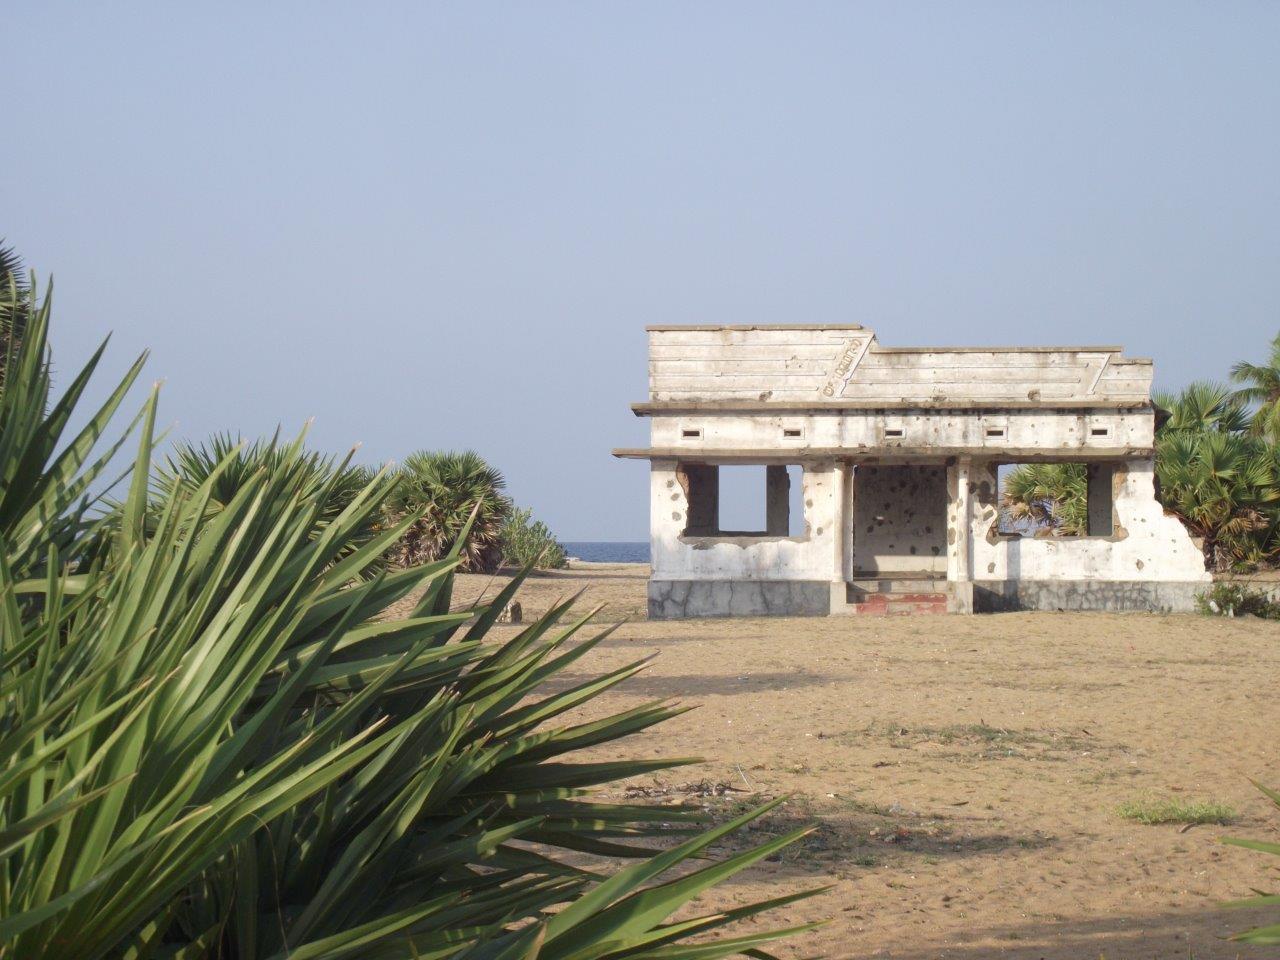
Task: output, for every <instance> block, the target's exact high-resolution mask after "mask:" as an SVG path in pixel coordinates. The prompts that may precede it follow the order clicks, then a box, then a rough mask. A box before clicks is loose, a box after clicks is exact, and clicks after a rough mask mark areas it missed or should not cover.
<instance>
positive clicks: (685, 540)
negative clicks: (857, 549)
mask: <svg viewBox="0 0 1280 960" xmlns="http://www.w3.org/2000/svg"><path fill="white" fill-rule="evenodd" d="M804 468H805V469H804V478H803V498H802V500H803V503H804V531H803V533H802V534H800V535H799V536H794V537H792V536H777V535H766V536H760V537H755V536H751V537H725V536H714V535H713V536H700V535H693V534H690V533H686V526H687V524H688V514H689V509H690V504H689V499H688V493H687V490H686V485H682V483H681V479H682V474H685V475H686V476H687V473H686V471H685V470H681V469H679V467H678V464H677V462H676V461H674V460H654V461H652V469H651V470H650V492H649V498H650V505H651V509H650V549H651V555H652V564H653V572H652V578H653V579H654V580H812V581H822V582H824V583H826V582H830V581H831V580H832V579H833V577H834V576H836V575H837V574H836V573H835V571H836V570H838V565H837V561H836V557H837V556H838V554H837V552H836V551H837V547H838V539H837V538H838V537H839V535H840V529H839V528H840V522H839V521H840V517H839V509H838V508H839V499H840V496H841V495H842V484H841V482H840V480H841V471H840V470H839V468H838V467H837V465H836V464H835V463H833V462H830V461H826V462H815V463H810V462H806V463H805V464H804ZM686 484H687V479H686Z"/></svg>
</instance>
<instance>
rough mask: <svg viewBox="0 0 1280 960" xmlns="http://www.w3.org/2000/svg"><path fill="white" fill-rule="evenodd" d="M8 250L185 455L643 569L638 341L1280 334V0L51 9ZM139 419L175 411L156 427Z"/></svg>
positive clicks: (21, 147)
mask: <svg viewBox="0 0 1280 960" xmlns="http://www.w3.org/2000/svg"><path fill="white" fill-rule="evenodd" d="M4 24H5V27H4V29H5V32H6V34H7V42H6V43H5V56H4V57H3V58H2V59H0V80H2V82H3V89H4V91H5V93H4V102H5V108H4V113H5V115H6V127H7V129H8V130H9V131H10V134H9V136H8V137H7V138H6V145H5V149H4V151H3V153H2V154H0V236H2V237H4V238H6V242H7V243H8V244H12V245H14V246H16V247H17V248H18V249H19V251H20V252H21V253H22V254H23V255H24V257H25V260H26V262H27V263H28V265H29V266H31V267H32V268H34V269H35V270H36V271H37V272H38V274H39V275H40V276H41V277H48V276H50V275H52V276H53V277H54V280H55V297H54V302H55V309H54V318H55V319H54V330H53V341H54V350H55V364H56V366H57V367H59V368H61V369H64V370H68V371H69V370H70V369H72V368H73V367H75V366H76V365H77V364H78V362H80V361H81V360H83V359H84V358H85V357H86V356H87V355H88V354H89V352H90V351H91V350H92V349H93V347H94V346H96V345H97V343H98V342H99V341H100V340H101V339H102V338H103V337H104V336H105V335H106V334H107V333H109V332H113V337H112V341H111V347H110V352H109V355H108V361H107V362H106V365H105V368H104V374H103V376H102V377H101V383H100V392H99V395H103V394H104V393H105V391H106V389H107V387H108V385H109V381H110V380H111V378H112V377H114V376H116V375H118V374H119V373H121V372H122V371H123V370H124V369H125V368H126V367H127V365H128V363H129V362H130V361H131V360H132V359H133V358H134V357H135V356H136V355H137V354H138V353H139V352H140V351H142V350H144V349H147V348H149V349H150V350H151V359H150V361H149V363H148V367H147V377H148V379H149V380H150V379H162V380H163V381H164V387H163V391H162V398H163V399H162V406H161V421H162V423H165V424H170V425H171V426H172V431H173V435H174V436H180V437H189V438H193V439H200V438H203V437H205V436H207V435H209V434H210V433H212V432H215V431H219V430H230V431H233V432H239V433H241V434H242V435H245V436H256V435H260V434H263V433H269V432H271V431H273V430H274V429H275V428H276V427H277V425H279V426H281V427H283V428H284V430H285V431H286V432H289V433H292V432H294V431H296V430H298V429H300V428H301V427H302V425H303V424H304V423H305V422H306V421H307V420H308V418H314V425H313V426H312V428H311V434H310V438H311V441H312V443H313V445H314V446H316V447H318V448H320V449H323V450H326V451H332V452H335V453H342V452H345V451H346V450H347V449H349V448H350V447H351V446H352V445H353V444H355V443H360V444H361V446H360V448H359V451H358V453H357V457H358V459H360V460H361V461H363V462H367V463H381V462H383V461H386V460H388V459H399V458H403V457H404V456H405V455H406V454H407V453H409V452H411V451H413V450H415V449H420V448H434V449H446V448H468V447H470V448H474V449H476V450H478V451H479V452H480V453H481V454H483V455H484V456H485V457H486V458H488V459H489V460H490V461H491V462H492V463H494V464H495V465H496V466H498V467H499V468H500V469H501V470H502V471H503V472H504V473H505V475H506V477H507V479H508V483H509V489H510V492H511V493H512V494H513V495H514V496H515V498H516V499H517V500H518V501H519V502H520V503H521V504H523V505H526V506H529V507H532V508H533V509H534V511H535V514H536V515H537V516H539V517H541V518H542V519H544V520H545V521H546V522H547V523H548V524H549V525H550V526H551V528H552V529H553V530H554V531H555V532H556V533H557V534H558V535H559V536H560V537H561V538H563V539H567V540H606V539H620V540H640V539H644V538H645V537H646V536H647V533H648V475H647V465H646V464H644V463H643V462H637V461H618V460H614V459H613V458H612V457H611V456H610V449H611V448H612V447H615V446H646V445H647V422H646V421H644V420H641V419H637V418H635V417H633V416H632V414H631V412H630V410H629V404H630V403H632V402H635V401H640V400H644V399H646V390H647V365H646V355H645V350H646V343H645V334H644V326H645V324H652V323H806V322H818V323H842V322H846V321H847V322H853V323H859V324H863V325H865V326H868V327H871V328H872V329H874V330H875V331H876V333H877V335H878V337H879V339H880V341H881V342H883V343H885V344H889V345H905V346H923V345H930V344H946V345H953V344H960V345H973V346H979V345H1002V344H1026V345H1056V344H1062V343H1080V344H1094V343H1121V344H1124V345H1125V347H1126V353H1128V354H1129V355H1132V356H1139V357H1152V358H1153V359H1154V360H1155V364H1156V382H1157V387H1161V388H1169V389H1174V388H1178V387H1180V386H1182V385H1184V384H1186V383H1187V382H1189V381H1191V380H1193V379H1197V378H1203V377H1213V378H1219V379H1221V378H1225V376H1226V373H1227V371H1228V369H1229V367H1230V365H1231V363H1232V362H1234V361H1235V360H1238V359H1241V358H1251V359H1261V358H1262V357H1263V356H1264V355H1265V350H1266V346H1267V343H1268V341H1269V340H1270V339H1271V338H1272V337H1273V336H1275V335H1276V333H1277V331H1278V330H1280V175H1278V174H1277V171H1280V57H1278V56H1277V55H1276V42H1277V38H1280V4H1276V3H1261V2H1260V3H1227V2H1218V3H1212V4H1211V3H1204V2H1201V3H1179V2H1172V0H1165V2H1159V3H1138V2H1130V3H1114V2H1097V3H1088V2H1080V3H1071V4H1063V3H1025V2H1007V3H981V2H974V3H965V4H955V3H909V2H886V3H855V2H844V3H833V4H827V3H775V4H757V3H745V2H734V3H693V4H690V3H657V2H649V3H644V4H613V3H594V4H588V3H554V2H540V3H521V4H518V3H506V4H485V3H475V2H465V3H464V2H459V3H454V4H428V3H421V2H415V3H369V4H358V5H357V4H351V3H341V4H339V3H325V2H308V3H302V2H296V3H287V2H268V3H237V2H228V3H221V4H200V5H197V4H173V3H158V2H157V3H131V2H128V0H123V2H117V3H112V4H86V3H59V2H42V3H35V2H23V3H15V4H12V5H8V7H7V10H6V13H5V15H4ZM138 399H139V402H140V400H141V398H140V397H139V398H138Z"/></svg>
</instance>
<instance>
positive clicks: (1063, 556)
mask: <svg viewBox="0 0 1280 960" xmlns="http://www.w3.org/2000/svg"><path fill="white" fill-rule="evenodd" d="M995 483H996V467H995V466H994V465H993V464H983V465H982V467H981V469H978V470H976V471H975V479H974V483H973V491H974V501H975V508H974V509H975V519H974V532H975V535H974V536H973V537H972V550H973V578H974V579H975V580H977V581H982V580H1055V579H1066V580H1077V581H1085V580H1111V581H1119V582H1125V581H1145V582H1156V581H1163V582H1189V583H1190V582H1194V583H1196V584H1200V585H1201V588H1203V587H1202V585H1203V584H1205V583H1207V582H1209V581H1210V580H1211V579H1212V578H1211V577H1210V575H1209V574H1208V573H1206V572H1205V569H1204V555H1203V554H1202V553H1201V552H1200V549H1199V548H1198V547H1197V546H1196V545H1195V543H1194V541H1193V540H1192V539H1191V536H1190V534H1188V533H1187V529H1186V527H1184V526H1183V525H1182V523H1181V522H1180V521H1179V520H1178V519H1177V518H1176V517H1172V516H1168V515H1166V514H1165V512H1164V509H1163V508H1162V507H1161V506H1160V504H1159V502H1158V501H1157V500H1156V498H1155V488H1154V482H1153V467H1152V463H1151V461H1149V460H1148V461H1130V462H1129V463H1127V464H1125V465H1124V469H1121V470H1116V471H1115V475H1114V479H1113V498H1114V499H1113V511H1114V521H1113V527H1114V528H1113V533H1112V535H1110V536H1103V537H1007V536H999V535H995V534H994V531H995V529H996V523H997V522H998V521H997V504H996V499H995V493H994V491H995V489H996V486H995Z"/></svg>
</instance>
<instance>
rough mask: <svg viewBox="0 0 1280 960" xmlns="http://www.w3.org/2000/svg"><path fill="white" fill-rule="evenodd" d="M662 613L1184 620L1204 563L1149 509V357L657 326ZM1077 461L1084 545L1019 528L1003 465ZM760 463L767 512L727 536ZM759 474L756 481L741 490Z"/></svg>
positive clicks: (654, 516)
mask: <svg viewBox="0 0 1280 960" xmlns="http://www.w3.org/2000/svg"><path fill="white" fill-rule="evenodd" d="M648 337H649V399H648V401H647V402H644V403H637V404H635V405H634V406H633V410H634V412H635V413H636V415H637V416H642V417H647V418H649V421H650V437H651V439H650V446H649V447H646V448H642V449H622V450H615V451H614V454H615V455H616V456H619V457H629V458H640V459H646V460H648V461H649V463H650V500H651V526H650V541H651V543H650V545H651V556H652V574H651V578H650V582H649V613H650V616H651V617H655V618H679V617H698V616H763V615H772V614H777V615H791V616H795V615H811V616H825V615H828V614H857V613H895V612H903V613H907V612H942V611H944V610H945V611H951V612H962V613H968V612H983V611H996V610H1012V609H1054V610H1057V609H1068V610H1155V611H1182V610H1189V609H1192V607H1193V605H1194V602H1195V596H1196V594H1197V593H1198V592H1200V591H1202V590H1204V589H1205V584H1206V583H1208V582H1209V580H1210V577H1209V575H1208V574H1207V573H1206V572H1205V567H1204V561H1203V556H1202V554H1201V551H1200V550H1199V549H1198V547H1197V546H1196V544H1195V543H1194V542H1193V541H1192V539H1191V537H1190V536H1189V535H1188V533H1187V531H1186V529H1185V528H1184V527H1183V526H1182V524H1181V522H1179V521H1178V520H1177V519H1176V518H1174V517H1172V516H1166V515H1165V513H1164V511H1163V510H1162V508H1161V506H1160V504H1159V503H1158V502H1157V500H1156V498H1155V489H1154V450H1153V448H1154V442H1155V427H1156V424H1155V418H1156V413H1157V411H1156V410H1155V408H1154V406H1153V405H1152V403H1151V380H1152V367H1151V361H1150V360H1142V359H1134V358H1130V357H1124V356H1123V355H1122V350H1121V348H1119V347H1008V348H1005V347H995V348H993V347H981V348H967V347H959V348H957V347H946V348H943V347H939V348H916V347H911V348H902V347H898V348H894V347H886V346H882V345H881V344H880V343H879V342H878V341H877V339H876V336H875V334H874V333H873V332H872V331H870V330H868V329H865V328H863V327H859V326H852V325H839V326H833V325H806V326H801V325H797V326H750V327H740V326H696V327H689V326H655V327H650V328H648ZM1055 462H1056V463H1077V464H1083V468H1082V470H1083V473H1084V475H1085V477H1086V478H1087V479H1086V487H1087V522H1086V523H1085V524H1084V530H1085V532H1084V533H1083V534H1082V535H1080V536H1070V537H1066V536H1045V535H1043V534H1044V533H1045V531H1044V530H1040V531H1038V532H1037V535H1028V530H1026V529H1017V528H1012V529H1011V528H1010V527H1009V518H1008V517H1007V516H1002V514H1001V511H1000V509H999V503H998V494H999V477H1000V473H1001V470H1002V469H1006V470H1007V469H1008V468H1009V467H1010V466H1011V465H1015V464H1023V463H1055ZM746 467H750V468H752V469H751V471H746V472H747V473H752V472H754V473H755V475H756V477H757V478H758V490H759V516H758V518H757V520H756V521H754V522H752V523H750V524H748V525H747V528H746V529H725V528H724V527H723V526H722V523H721V512H722V511H721V509H720V489H721V485H722V482H723V481H725V480H727V478H728V476H729V474H730V472H733V474H734V477H735V479H737V478H738V475H739V474H741V473H743V472H744V471H743V468H746ZM748 479H750V478H748Z"/></svg>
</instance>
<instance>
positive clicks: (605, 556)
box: [560, 540, 649, 563]
mask: <svg viewBox="0 0 1280 960" xmlns="http://www.w3.org/2000/svg"><path fill="white" fill-rule="evenodd" d="M560 545H561V546H562V547H564V552H565V553H567V554H568V555H569V556H571V557H577V558H578V559H579V560H584V561H586V562H587V563H648V562H649V541H648V540H564V541H561V544H560Z"/></svg>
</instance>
